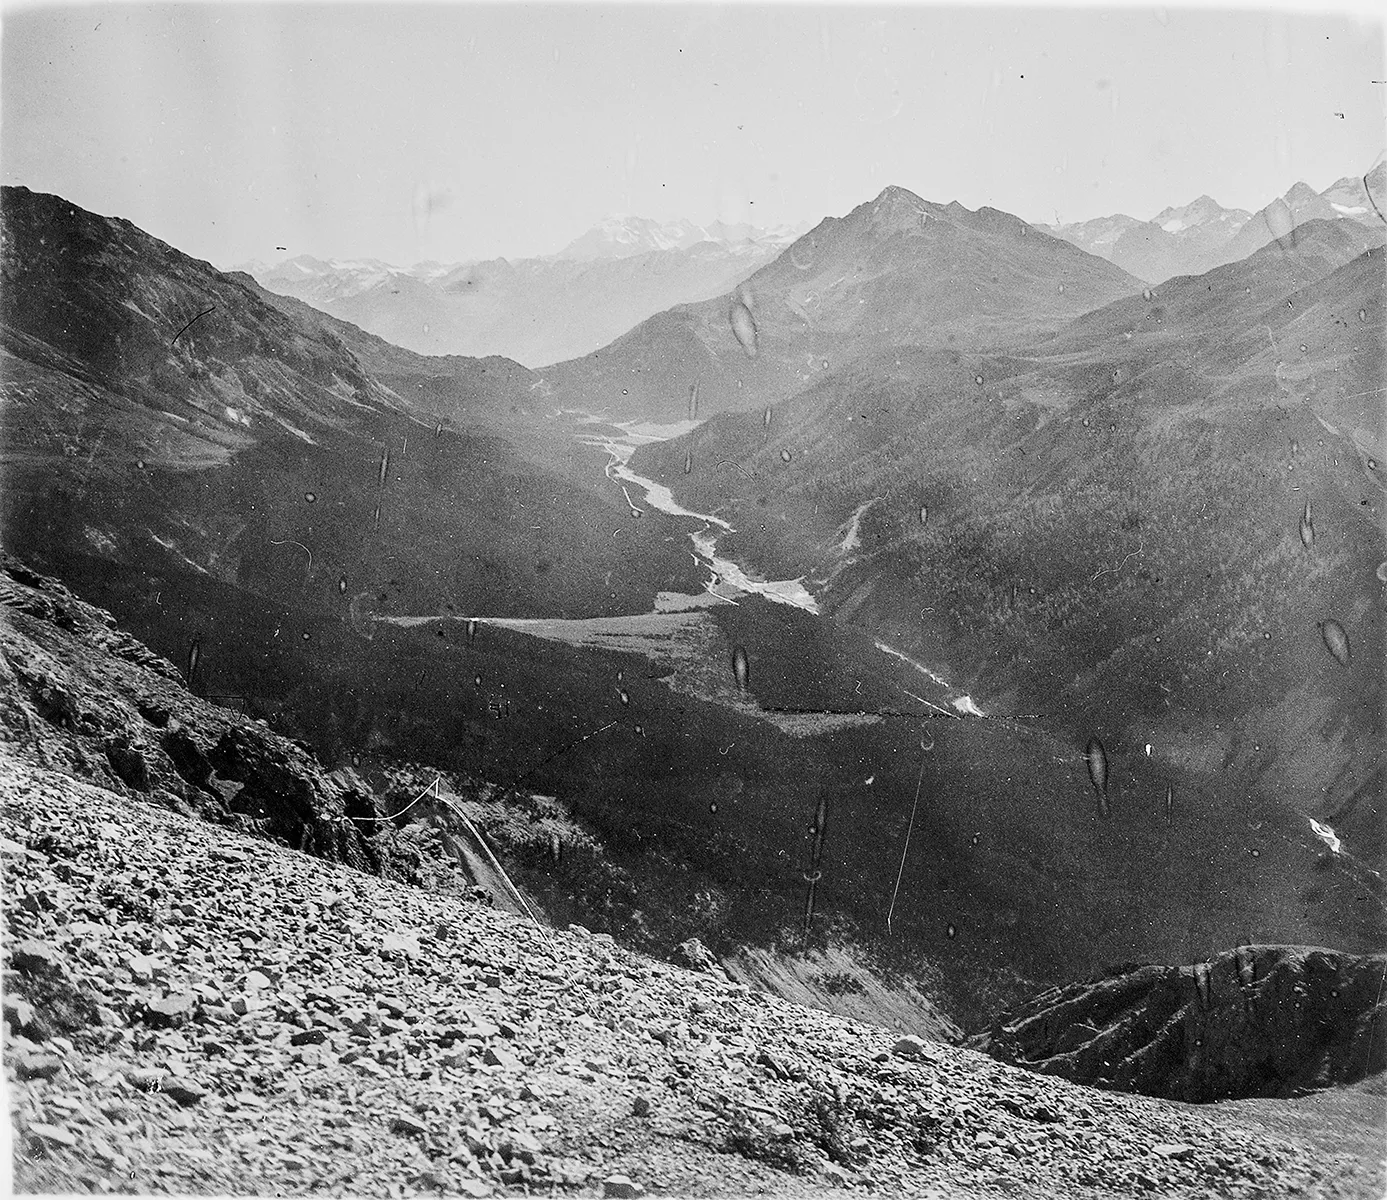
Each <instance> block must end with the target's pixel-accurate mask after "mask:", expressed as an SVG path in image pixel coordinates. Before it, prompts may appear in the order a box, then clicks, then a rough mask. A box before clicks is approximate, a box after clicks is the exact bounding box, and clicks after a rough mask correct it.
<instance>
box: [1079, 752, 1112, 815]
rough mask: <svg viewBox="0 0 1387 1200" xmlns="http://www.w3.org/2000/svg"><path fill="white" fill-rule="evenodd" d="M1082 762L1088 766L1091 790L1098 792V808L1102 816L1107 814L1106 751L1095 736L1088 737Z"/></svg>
mask: <svg viewBox="0 0 1387 1200" xmlns="http://www.w3.org/2000/svg"><path fill="white" fill-rule="evenodd" d="M1084 762H1085V763H1086V764H1087V766H1088V777H1089V779H1090V780H1091V781H1092V783H1093V790H1094V791H1095V792H1097V793H1098V810H1099V812H1101V813H1102V814H1103V816H1105V817H1106V816H1107V815H1108V752H1107V751H1106V750H1104V749H1103V743H1102V742H1100V741H1099V740H1098V739H1097V738H1096V737H1095V738H1089V739H1088V745H1087V746H1085V747H1084Z"/></svg>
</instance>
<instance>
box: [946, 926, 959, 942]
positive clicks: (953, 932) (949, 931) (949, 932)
mask: <svg viewBox="0 0 1387 1200" xmlns="http://www.w3.org/2000/svg"><path fill="white" fill-rule="evenodd" d="M944 936H945V937H946V938H948V939H949V940H950V941H953V940H954V938H956V937H958V926H957V925H955V924H954V923H953V922H952V921H950V922H949V924H948V926H947V928H945V930H944Z"/></svg>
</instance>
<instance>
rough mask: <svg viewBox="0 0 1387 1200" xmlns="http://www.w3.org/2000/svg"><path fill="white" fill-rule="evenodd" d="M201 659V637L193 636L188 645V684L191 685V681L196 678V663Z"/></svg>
mask: <svg viewBox="0 0 1387 1200" xmlns="http://www.w3.org/2000/svg"><path fill="white" fill-rule="evenodd" d="M201 661H202V639H201V638H193V641H192V644H191V645H190V646H189V647H188V686H189V687H192V686H193V681H194V680H195V679H196V678H197V665H198V663H200V662H201Z"/></svg>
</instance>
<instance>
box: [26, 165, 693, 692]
mask: <svg viewBox="0 0 1387 1200" xmlns="http://www.w3.org/2000/svg"><path fill="white" fill-rule="evenodd" d="M0 216H3V236H4V266H3V270H4V285H5V286H4V289H3V301H0V303H2V304H3V310H0V311H2V312H3V319H4V334H3V336H4V352H5V360H4V376H5V390H6V401H7V413H6V420H5V422H4V438H5V448H4V456H5V463H6V480H5V482H6V487H5V492H4V500H3V502H4V510H3V521H4V529H5V538H6V542H7V544H8V546H9V547H10V549H12V550H13V551H14V552H16V553H18V554H20V555H21V556H24V557H26V558H27V559H28V560H30V561H31V562H33V563H35V564H36V565H38V566H41V567H43V568H44V569H47V570H50V571H52V572H54V573H56V574H58V575H60V576H61V577H62V578H64V579H65V580H66V581H68V582H70V583H72V584H74V585H76V586H79V587H81V588H82V590H84V591H85V593H86V594H88V595H90V596H91V597H92V598H93V599H95V600H97V601H98V602H100V603H102V604H103V605H106V606H108V607H110V608H112V609H113V611H116V612H117V613H118V614H119V615H120V617H121V619H122V620H123V621H124V622H125V623H126V624H127V625H128V626H129V627H130V628H131V629H133V630H134V631H135V632H136V633H137V634H138V635H139V636H141V637H143V638H145V639H147V640H149V641H150V642H151V644H153V645H154V646H156V647H157V648H158V649H159V650H160V651H161V652H162V653H165V654H167V655H169V656H170V657H172V658H174V659H176V660H180V661H181V660H182V659H183V658H184V657H185V655H186V653H187V649H188V646H189V645H190V644H191V643H192V641H193V640H194V639H195V638H198V639H201V643H202V647H203V661H204V667H203V676H202V682H203V683H204V685H205V686H208V687H211V688H213V689H214V690H217V689H220V691H221V692H223V693H249V694H254V693H255V690H256V689H255V688H254V686H253V685H252V682H251V680H252V679H254V680H258V681H259V683H260V684H261V685H262V686H263V691H264V695H265V696H266V698H267V702H268V698H269V697H271V696H274V695H275V694H276V693H281V694H282V693H283V691H284V690H285V689H286V688H289V687H292V686H293V685H294V683H295V682H297V681H298V680H299V679H301V678H302V677H303V673H304V670H305V667H304V665H303V660H304V657H305V656H309V657H312V656H315V655H316V654H317V650H316V648H315V646H314V645H313V639H314V637H315V636H316V634H317V632H318V631H321V630H324V629H333V628H337V627H340V626H343V625H344V624H348V623H349V622H350V621H352V620H357V621H358V622H359V621H360V620H361V619H362V618H363V616H365V615H368V614H371V613H373V612H392V611H393V612H405V613H417V612H442V611H448V610H447V609H445V607H444V606H445V605H447V604H455V603H456V601H457V600H458V599H460V598H461V597H466V602H467V603H468V604H470V605H472V606H474V611H485V612H492V613H506V612H512V613H517V614H527V615H534V614H546V613H547V614H554V615H564V614H567V613H572V614H573V615H579V614H581V615H590V614H593V613H601V612H603V611H608V612H616V611H623V610H625V609H629V608H631V607H632V606H635V607H637V608H640V607H648V606H649V604H650V603H651V601H652V600H653V597H654V595H655V593H656V591H658V590H659V589H661V588H665V587H669V586H672V585H674V584H676V583H679V582H681V581H685V580H686V579H687V578H688V570H687V563H688V560H687V558H686V557H685V556H684V555H683V552H682V550H680V549H676V548H674V547H672V546H671V547H670V548H669V549H667V550H666V549H665V548H664V546H663V544H655V545H651V546H649V548H648V549H647V550H645V551H644V552H643V553H641V554H639V555H634V554H631V553H630V552H629V547H627V546H626V545H624V544H621V543H618V542H617V541H615V540H614V539H613V538H612V536H611V530H612V528H613V527H614V526H615V527H620V528H622V529H623V531H624V533H625V535H626V536H627V537H628V538H629V539H633V540H635V541H637V542H641V543H643V542H644V541H645V540H648V534H647V531H646V527H643V526H641V527H637V526H634V523H632V522H630V520H629V518H628V517H627V516H626V512H627V508H626V505H625V504H624V502H623V501H622V500H621V499H620V496H619V495H618V496H615V497H614V496H612V495H611V494H610V489H606V490H599V488H598V487H596V486H592V485H582V484H578V483H575V482H574V481H573V479H574V477H575V476H576V474H577V472H576V469H575V470H574V471H573V472H572V473H571V474H570V477H569V478H567V479H565V478H560V477H558V476H556V475H555V474H554V473H553V472H552V471H549V470H547V469H544V468H542V467H540V466H538V465H536V463H535V462H534V461H533V459H534V458H535V457H536V452H535V451H534V449H533V445H537V444H539V443H541V442H542V441H543V439H542V438H535V437H533V436H532V437H531V438H530V443H531V445H529V446H527V452H528V453H529V458H525V457H522V456H521V454H520V453H519V452H518V450H517V449H516V446H517V444H519V439H514V440H512V439H508V438H506V437H504V436H502V435H501V434H498V433H497V432H495V429H496V428H504V423H505V422H507V421H510V422H511V423H512V425H514V424H516V423H518V422H520V421H522V420H523V419H524V418H523V414H521V411H520V410H521V408H522V406H523V405H525V404H526V402H527V398H528V396H529V393H528V392H527V391H525V390H523V389H522V388H521V387H520V385H521V384H522V383H523V382H524V381H525V379H526V378H528V373H527V372H525V371H524V368H521V367H519V366H516V365H515V364H507V363H506V362H505V361H504V360H484V361H481V362H477V361H475V360H449V361H447V362H446V363H445V364H443V370H444V371H445V373H446V384H439V383H438V382H437V381H438V380H439V378H440V376H439V374H438V368H437V367H436V366H434V365H425V366H424V367H422V368H421V367H419V366H418V364H428V360H422V359H419V358H418V356H413V355H409V354H408V352H407V351H398V350H392V349H391V348H389V347H387V346H386V344H385V343H382V342H379V340H378V339H374V340H369V343H368V335H363V334H360V332H359V331H354V338H355V343H354V344H355V345H357V346H358V347H360V346H362V345H366V346H367V348H368V350H369V354H368V357H370V358H372V359H373V366H378V365H379V364H378V363H377V361H376V360H380V363H388V364H389V369H381V370H380V372H379V375H376V374H373V373H368V371H367V370H366V369H365V368H364V367H363V365H362V361H361V358H360V357H358V355H357V353H356V352H355V351H354V350H353V349H351V348H349V347H348V346H347V344H346V343H345V342H344V341H343V339H342V338H341V337H340V336H339V333H340V332H341V330H338V331H334V330H333V329H332V328H330V327H328V325H327V322H328V321H329V318H325V317H322V316H321V314H315V317H314V319H313V320H308V319H297V318H296V316H295V315H294V314H292V313H290V314H286V312H285V311H282V310H281V309H280V308H277V307H274V306H271V305H270V304H267V303H265V302H264V301H263V299H262V294H261V293H260V291H259V289H258V288H256V287H254V286H253V285H249V284H246V283H242V282H240V281H238V280H237V279H236V278H234V277H228V276H222V275H218V274H217V273H216V272H214V271H213V270H212V269H211V268H210V267H208V266H207V265H206V264H205V263H199V262H196V261H195V260H192V259H189V258H187V257H186V256H184V255H181V254H179V253H178V252H177V251H174V250H172V249H170V248H169V247H167V246H164V245H163V244H162V243H160V242H158V241H156V240H155V239H153V238H150V237H148V236H147V235H144V234H142V233H140V232H139V231H138V230H136V229H134V227H133V226H130V225H129V224H128V223H126V222H120V221H114V220H107V219H105V218H100V217H96V216H93V215H92V214H89V213H85V212H82V210H80V209H77V208H75V207H74V206H71V205H68V204H66V203H65V202H63V201H61V200H59V199H57V198H56V197H45V196H39V195H34V194H32V193H29V192H27V191H25V190H24V189H10V188H7V189H6V190H5V192H4V194H3V210H2V211H0ZM184 326H187V328H186V329H185V328H184ZM382 378H384V379H387V380H391V381H393V384H394V385H397V386H398V389H399V390H392V387H391V386H390V385H388V384H386V383H383V382H382V381H381V380H382ZM512 410H514V411H512ZM498 412H499V414H500V415H499V416H498V417H497V418H496V420H495V421H492V422H491V428H490V430H488V431H484V430H482V429H480V428H479V427H478V425H479V423H481V424H486V422H487V421H488V420H489V419H490V418H489V414H492V413H498ZM479 413H480V414H484V415H483V416H481V417H479V416H478V414H479ZM565 453H568V454H570V456H571V455H572V454H573V453H574V450H573V448H572V443H571V439H570V440H569V441H568V442H566V443H565ZM579 453H581V450H580V449H579ZM602 461H603V460H602V456H601V455H597V454H592V455H590V456H589V458H588V461H587V464H586V465H587V471H588V474H590V475H591V477H592V478H593V480H594V481H601V480H602V476H601V474H600V470H601V463H602ZM556 513H557V514H562V518H563V519H555V518H554V516H553V515H552V514H556ZM544 514H549V515H548V516H546V515H544ZM444 548H446V552H444ZM115 563H119V564H121V566H122V567H123V568H124V569H122V570H112V569H111V568H112V565H113V564H115ZM454 611H455V610H454ZM277 630H278V631H280V632H275V631H277ZM291 643H293V644H291ZM298 643H304V644H302V645H301V644H298ZM248 645H254V646H256V652H255V658H256V661H254V662H253V663H247V662H245V661H244V656H245V655H246V654H247V652H248ZM262 654H263V655H265V657H264V658H263V659H262V658H261V657H260V656H261V655H262ZM238 657H239V658H241V659H242V661H240V662H239V663H238V662H237V660H238Z"/></svg>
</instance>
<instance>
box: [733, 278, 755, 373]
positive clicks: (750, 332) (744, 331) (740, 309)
mask: <svg viewBox="0 0 1387 1200" xmlns="http://www.w3.org/2000/svg"><path fill="white" fill-rule="evenodd" d="M727 319H728V320H729V321H730V322H731V324H732V333H733V335H734V336H735V337H736V339H737V341H738V342H740V343H741V347H742V351H743V352H744V353H745V354H746V356H747V357H748V358H755V357H756V351H757V349H758V347H757V343H756V319H755V318H754V317H753V316H752V315H751V309H750V308H749V307H748V305H747V302H746V300H745V299H744V298H743V293H741V292H738V293H737V295H736V296H734V297H733V298H732V311H731V312H729V313H728V315H727Z"/></svg>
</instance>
